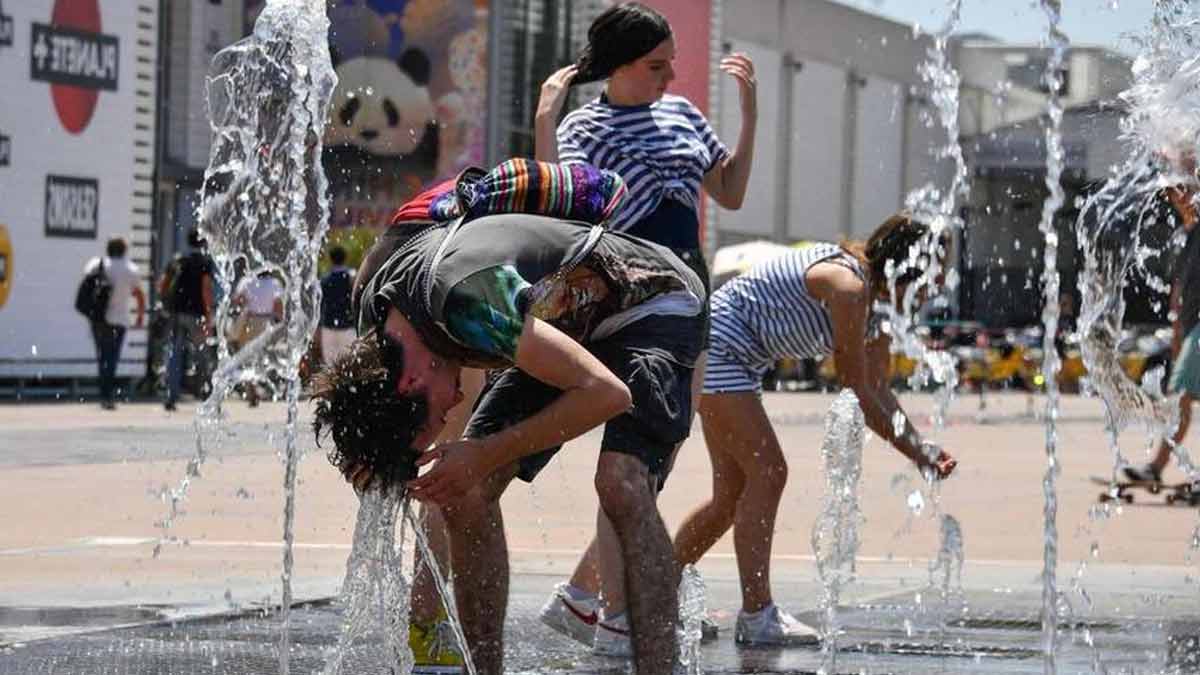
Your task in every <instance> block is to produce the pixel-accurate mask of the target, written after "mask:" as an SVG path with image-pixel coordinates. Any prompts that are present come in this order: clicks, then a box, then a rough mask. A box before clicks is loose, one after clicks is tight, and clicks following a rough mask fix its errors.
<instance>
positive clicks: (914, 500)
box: [907, 490, 925, 516]
mask: <svg viewBox="0 0 1200 675" xmlns="http://www.w3.org/2000/svg"><path fill="white" fill-rule="evenodd" d="M907 503H908V510H909V511H912V513H913V515H914V516H919V515H921V512H922V511H924V510H925V495H923V494H921V491H920V490H913V491H912V493H911V494H909V495H908V500H907Z"/></svg>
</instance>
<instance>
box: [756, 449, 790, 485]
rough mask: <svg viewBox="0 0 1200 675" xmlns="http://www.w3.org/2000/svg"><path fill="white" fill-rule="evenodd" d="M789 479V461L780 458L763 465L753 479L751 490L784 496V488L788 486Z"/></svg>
mask: <svg viewBox="0 0 1200 675" xmlns="http://www.w3.org/2000/svg"><path fill="white" fill-rule="evenodd" d="M787 479H788V464H787V460H785V459H784V458H783V457H782V456H780V457H778V458H776V459H774V460H772V461H769V462H766V463H765V464H763V466H762V467H761V469H760V470H759V471H758V472H756V474H755V475H754V477H753V478H751V481H752V483H753V485H752V486H751V487H750V489H758V490H766V491H768V492H771V493H773V494H782V493H783V488H784V486H786V485H787Z"/></svg>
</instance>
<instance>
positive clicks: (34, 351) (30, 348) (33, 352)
mask: <svg viewBox="0 0 1200 675" xmlns="http://www.w3.org/2000/svg"><path fill="white" fill-rule="evenodd" d="M29 352H30V353H31V354H33V355H34V356H37V345H30V347H29Z"/></svg>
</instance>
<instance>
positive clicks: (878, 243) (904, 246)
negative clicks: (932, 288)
mask: <svg viewBox="0 0 1200 675" xmlns="http://www.w3.org/2000/svg"><path fill="white" fill-rule="evenodd" d="M927 236H929V226H928V225H926V224H925V223H922V222H920V221H918V220H914V219H913V217H912V214H911V213H909V212H907V211H901V212H899V213H897V214H895V215H893V216H891V217H890V218H888V219H887V220H885V221H883V224H881V225H880V226H879V227H877V228H875V231H874V232H873V233H871V237H870V239H867V241H866V242H861V241H844V242H842V248H843V249H845V250H846V252H847V253H849V254H850V255H852V256H854V257H855V258H856V259H857V260H858V262H859V264H860V265H862V267H863V269H864V270H865V271H866V272H867V277H868V279H869V280H870V281H869V283H870V285H871V290H872V292H873V293H874V292H878V291H879V290H880V289H882V288H883V286H884V284H886V283H887V281H888V278H887V264H888V262H889V261H890V262H891V263H892V264H893V265H896V266H899V265H900V264H901V263H903V262H905V261H906V260H908V255H909V250H910V249H911V248H912V246H913V244H917V243H919V242H920V241H921V240H922V239H924V238H925V237H927ZM924 272H925V270H924V269H922V268H920V267H908V268H905V269H903V270H901V271H900V274H898V275H897V276H896V285H897V286H899V285H902V284H906V283H909V282H912V281H914V280H916V279H917V278H918V277H920V276H921V275H922V274H923V273H924Z"/></svg>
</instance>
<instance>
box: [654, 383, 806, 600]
mask: <svg viewBox="0 0 1200 675" xmlns="http://www.w3.org/2000/svg"><path fill="white" fill-rule="evenodd" d="M700 415H701V421H702V422H703V424H704V438H705V441H706V443H707V444H708V447H709V454H710V456H712V458H713V498H712V499H711V500H710V501H709V502H708V503H706V504H704V505H702V506H701V507H700V508H699V509H697V510H696V511H694V512H693V513H692V514H691V515H690V516H689V517H688V518H687V520H685V521H684V523H683V525H682V526H680V528H679V533H678V534H677V535H676V537H675V551H676V556H677V557H678V558H679V560H680V561H681V562H682V563H684V564H687V563H690V562H694V561H696V560H699V559H700V557H702V556H703V555H704V553H706V552H707V551H708V549H709V548H711V547H712V545H713V544H715V543H716V542H717V540H719V539H720V538H721V536H723V535H724V534H725V532H726V531H727V530H728V529H729V526H730V523H731V522H732V525H733V545H734V550H735V552H736V553H737V562H738V575H739V577H740V578H741V582H742V610H743V611H745V612H757V611H759V610H761V609H762V608H764V607H766V606H767V605H769V604H770V603H771V545H772V540H773V539H774V535H775V516H776V513H777V512H778V510H779V500H780V498H781V497H782V496H783V488H784V485H785V484H786V483H787V461H786V460H785V459H784V457H783V451H782V449H781V448H780V447H779V440H778V439H777V438H776V436H775V430H774V429H773V428H772V427H771V422H770V420H769V419H768V418H767V413H766V410H764V409H763V406H762V399H761V398H760V397H759V396H758V395H757V394H754V393H736V394H706V395H704V396H703V397H702V398H701V403H700ZM731 505H732V509H731ZM731 510H732V518H731Z"/></svg>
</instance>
